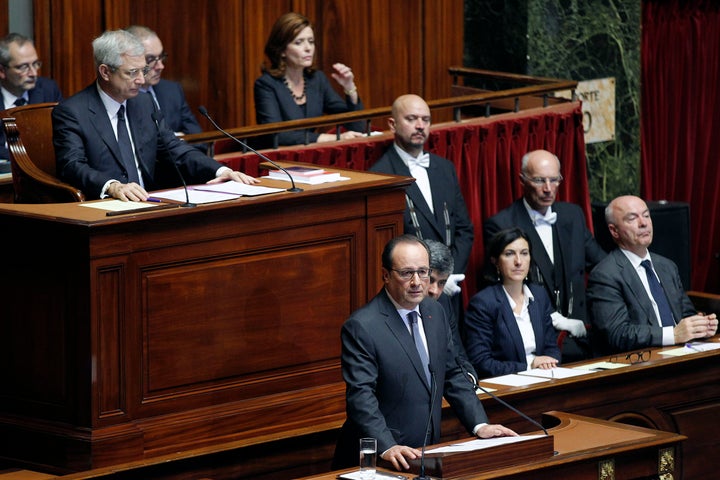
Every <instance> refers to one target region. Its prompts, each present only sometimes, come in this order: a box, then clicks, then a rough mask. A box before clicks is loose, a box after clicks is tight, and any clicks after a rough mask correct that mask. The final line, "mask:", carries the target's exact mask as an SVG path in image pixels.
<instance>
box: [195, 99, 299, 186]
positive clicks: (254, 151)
mask: <svg viewBox="0 0 720 480" xmlns="http://www.w3.org/2000/svg"><path fill="white" fill-rule="evenodd" d="M198 111H199V112H200V114H201V115H202V116H203V117H205V118H207V119H208V120H210V123H212V125H213V127H215V128H216V129H217V130H218V131H219V132H220V133H222V134H223V135H225V136H226V137H228V138H229V139H231V140H234V141H235V142H237V143H238V144H240V146H241V147H243V148H244V149H247V150H250V151H251V152H253V153H254V154H255V155H257V156H258V157H260V158H262V159H263V160H265V161H266V162H269V163H270V164H272V165H273V166H275V167H277V168H278V169H280V170H282V171H283V172H285V174H286V175H287V176H288V178H289V179H290V183H291V184H292V187H290V188H288V189H287V190H286V191H288V192H294V193H296V192H302V191H303V189H302V188H300V187H297V186H295V180H294V179H293V177H292V175H290V172H288V171H287V170H285V169H284V168H283V167H281V166H280V165H278V164H277V163H275V162H273V161H272V160H270V159H269V158H268V157H267V156H265V155H263V154H262V153H260V152H258V151H257V150H255V149H254V148H252V147H251V146H250V145H248V144H247V143H245V142H243V141H241V140H240V139H239V138H237V137H235V136H234V135H230V133H229V132H226V131H225V130H223V129H222V128H220V125H218V124H217V123H215V120H213V119H212V117H211V116H210V114H209V113H208V111H207V109H206V108H205V107H204V106H202V105H201V106H200V107H199V108H198Z"/></svg>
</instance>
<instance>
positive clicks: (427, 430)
mask: <svg viewBox="0 0 720 480" xmlns="http://www.w3.org/2000/svg"><path fill="white" fill-rule="evenodd" d="M428 370H430V414H429V415H428V421H427V425H426V426H425V438H424V439H423V445H422V451H421V454H420V475H418V476H417V477H414V478H413V480H432V478H430V477H426V476H425V447H427V444H428V439H429V437H430V427H431V426H432V416H433V407H434V406H435V394H436V392H437V382H436V381H435V370H433V367H432V365H430V364H428Z"/></svg>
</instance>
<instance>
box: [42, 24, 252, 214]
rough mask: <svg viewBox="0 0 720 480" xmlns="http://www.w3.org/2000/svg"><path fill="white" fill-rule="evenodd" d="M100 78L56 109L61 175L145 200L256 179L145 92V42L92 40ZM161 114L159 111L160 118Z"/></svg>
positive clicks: (113, 34)
mask: <svg viewBox="0 0 720 480" xmlns="http://www.w3.org/2000/svg"><path fill="white" fill-rule="evenodd" d="M93 55H94V57H95V67H96V72H95V73H96V81H95V82H93V83H92V84H91V85H89V86H88V87H86V88H85V89H84V90H81V91H80V92H78V93H76V94H75V95H73V96H72V97H70V98H68V99H67V100H65V101H63V102H61V103H60V104H59V105H58V106H57V107H55V109H54V110H53V113H52V121H53V144H54V145H55V156H56V162H57V172H58V175H59V176H60V178H61V179H63V180H64V181H65V182H67V183H69V184H71V185H74V186H75V187H77V188H79V189H81V190H82V191H83V193H84V194H85V197H86V198H88V199H96V198H106V197H113V198H116V199H119V200H123V201H145V200H147V199H148V197H149V194H148V191H151V190H160V189H162V188H169V187H178V186H180V185H182V181H181V179H180V178H179V176H178V173H177V171H176V169H175V167H173V166H172V165H171V162H174V163H175V164H176V166H177V168H178V169H179V170H180V171H181V172H182V174H183V177H184V179H185V181H186V182H187V183H188V184H197V183H220V182H224V181H227V180H235V181H237V182H242V183H247V184H250V183H256V182H258V180H257V179H255V178H253V177H250V176H248V175H245V174H244V173H240V172H236V171H233V170H231V169H230V168H228V167H226V166H223V165H221V164H220V163H218V162H216V161H215V160H213V159H211V158H209V157H207V156H205V155H203V154H202V153H200V152H199V151H198V150H197V149H195V148H193V147H191V146H190V145H188V144H187V143H185V142H183V141H182V140H180V139H179V138H177V137H176V136H175V134H174V133H173V131H172V130H171V129H170V128H168V127H167V126H166V125H165V121H164V120H163V119H160V120H158V121H155V120H154V119H153V114H154V112H155V106H154V105H153V100H152V98H150V96H149V95H138V94H139V93H140V87H142V85H143V84H144V83H145V79H144V75H145V74H147V73H148V72H149V70H150V69H149V67H148V66H147V63H146V58H145V48H144V47H143V45H142V43H141V42H140V40H138V39H137V38H136V37H135V36H134V35H132V34H131V33H128V32H126V31H124V30H116V31H107V32H105V33H103V34H102V35H101V36H100V37H98V38H96V39H95V40H94V41H93ZM156 118H157V117H156Z"/></svg>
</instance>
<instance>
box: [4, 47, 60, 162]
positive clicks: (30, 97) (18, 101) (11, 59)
mask: <svg viewBox="0 0 720 480" xmlns="http://www.w3.org/2000/svg"><path fill="white" fill-rule="evenodd" d="M40 67H42V62H41V61H40V60H39V59H38V54H37V52H36V51H35V45H34V43H33V41H32V39H30V38H28V37H26V36H24V35H21V34H19V33H11V34H9V35H7V36H6V37H3V38H2V39H0V86H2V100H3V108H2V110H7V109H9V108H15V107H20V106H23V105H27V104H31V103H46V102H59V101H60V100H62V94H61V93H60V88H59V87H58V85H57V83H55V81H54V80H52V79H50V78H46V77H41V76H40V75H39V71H40ZM8 158H9V152H8V149H7V145H6V144H5V129H3V128H0V159H4V160H7V159H8Z"/></svg>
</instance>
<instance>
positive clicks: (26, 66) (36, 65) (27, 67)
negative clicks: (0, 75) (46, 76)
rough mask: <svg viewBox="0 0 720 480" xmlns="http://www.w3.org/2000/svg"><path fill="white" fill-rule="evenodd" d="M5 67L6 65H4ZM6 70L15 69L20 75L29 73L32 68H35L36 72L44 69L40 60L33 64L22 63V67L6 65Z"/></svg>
mask: <svg viewBox="0 0 720 480" xmlns="http://www.w3.org/2000/svg"><path fill="white" fill-rule="evenodd" d="M3 65H4V64H3ZM4 66H5V67H6V68H14V69H15V70H17V71H18V72H20V73H28V72H29V71H30V67H32V68H34V69H35V70H39V69H40V67H42V62H41V61H40V60H35V61H34V62H32V63H21V64H20V65H12V66H10V65H4Z"/></svg>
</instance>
